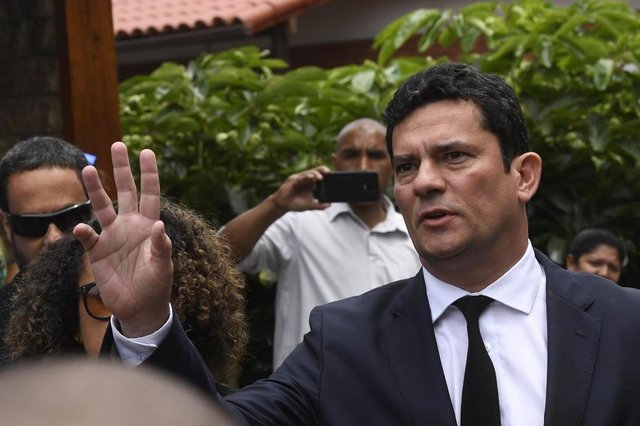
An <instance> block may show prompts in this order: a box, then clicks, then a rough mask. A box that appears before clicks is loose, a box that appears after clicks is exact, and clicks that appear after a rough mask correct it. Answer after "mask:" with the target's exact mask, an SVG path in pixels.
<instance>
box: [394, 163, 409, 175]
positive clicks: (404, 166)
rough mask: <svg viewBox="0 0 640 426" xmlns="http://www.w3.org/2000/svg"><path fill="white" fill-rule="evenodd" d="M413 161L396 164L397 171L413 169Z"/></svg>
mask: <svg viewBox="0 0 640 426" xmlns="http://www.w3.org/2000/svg"><path fill="white" fill-rule="evenodd" d="M411 167H412V166H411V163H403V164H397V165H396V173H402V172H408V171H410V170H411Z"/></svg>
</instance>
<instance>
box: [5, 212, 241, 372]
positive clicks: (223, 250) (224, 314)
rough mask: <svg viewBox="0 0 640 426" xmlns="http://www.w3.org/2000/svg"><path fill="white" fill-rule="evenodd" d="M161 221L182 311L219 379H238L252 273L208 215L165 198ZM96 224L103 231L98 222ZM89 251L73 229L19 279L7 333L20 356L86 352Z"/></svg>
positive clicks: (176, 307)
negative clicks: (83, 279) (82, 315)
mask: <svg viewBox="0 0 640 426" xmlns="http://www.w3.org/2000/svg"><path fill="white" fill-rule="evenodd" d="M160 220H162V221H163V222H164V224H165V232H166V233H167V235H168V236H169V238H170V239H171V243H172V247H173V248H172V260H173V265H174V274H173V278H174V283H173V288H174V291H173V294H172V306H173V307H174V312H175V314H176V315H177V316H178V319H179V320H180V322H181V323H182V325H183V327H184V329H185V332H186V333H187V336H188V337H189V338H190V339H191V341H192V342H193V343H194V345H195V346H196V348H197V349H198V351H199V352H200V354H201V355H202V357H203V358H204V360H205V362H206V363H207V365H208V366H209V368H210V369H211V371H212V372H213V373H214V375H215V377H216V378H217V379H218V380H220V381H222V382H230V381H233V378H234V377H235V375H236V374H237V372H238V368H239V365H240V362H241V360H242V357H243V355H244V351H245V347H246V344H247V341H248V334H247V323H246V317H245V310H244V308H245V303H244V286H245V282H244V276H243V275H242V274H241V273H240V272H239V271H238V270H237V269H236V267H235V264H234V262H233V260H232V257H231V256H232V255H231V249H230V247H229V245H228V244H227V243H226V242H225V241H224V240H223V239H222V238H221V237H219V236H218V235H217V233H216V230H215V229H214V228H213V227H212V226H211V225H210V224H209V223H208V222H207V221H206V220H205V219H204V218H203V217H202V216H200V215H199V214H197V213H196V212H194V211H193V210H190V209H188V208H185V207H183V206H180V205H178V204H175V203H172V202H169V201H167V200H163V201H162V207H161V210H160ZM92 226H94V228H96V229H97V230H99V225H97V223H96V222H95V221H94V223H92ZM83 256H84V250H83V249H82V246H81V244H80V243H79V242H78V241H77V240H76V239H75V238H74V237H73V236H72V235H67V236H65V237H63V238H62V239H61V240H59V241H56V242H55V243H52V244H50V245H49V246H48V247H47V248H46V249H44V250H43V251H42V253H41V255H40V256H38V258H36V259H34V260H33V261H32V262H31V263H30V264H29V266H28V267H27V268H26V269H25V270H24V271H23V272H22V273H21V274H19V276H18V277H16V280H15V281H14V283H13V284H12V285H15V293H14V295H13V297H12V311H11V318H10V320H9V324H8V328H7V330H6V333H5V337H4V343H5V345H6V347H7V349H8V351H9V353H10V356H11V358H12V359H19V358H25V357H32V356H42V355H55V354H62V353H68V352H77V351H81V350H82V347H81V346H80V345H79V344H78V343H77V342H76V340H77V339H76V338H75V337H76V335H77V334H78V329H79V321H78V315H79V314H78V295H77V288H78V276H79V273H80V272H81V271H82V268H83Z"/></svg>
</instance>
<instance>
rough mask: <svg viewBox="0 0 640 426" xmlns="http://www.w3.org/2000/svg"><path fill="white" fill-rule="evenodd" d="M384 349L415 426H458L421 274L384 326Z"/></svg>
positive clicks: (406, 287) (407, 286)
mask: <svg viewBox="0 0 640 426" xmlns="http://www.w3.org/2000/svg"><path fill="white" fill-rule="evenodd" d="M381 332H382V341H383V347H384V349H385V351H386V355H387V358H388V361H389V366H390V368H391V370H392V373H393V376H394V378H395V379H396V384H397V385H398V388H399V390H400V394H401V395H402V397H403V399H404V401H405V404H406V406H407V409H408V411H409V413H410V414H411V416H412V419H413V423H414V424H425V423H427V424H434V425H442V426H447V425H453V426H455V424H456V421H455V415H454V412H453V407H452V406H451V399H450V398H449V391H448V389H447V384H446V380H445V378H444V373H443V371H442V365H441V362H440V356H439V354H438V347H437V344H436V338H435V334H434V332H433V323H432V322H431V312H430V309H429V303H428V302H427V295H426V289H425V286H424V280H423V277H422V271H420V272H419V273H418V275H416V276H415V277H414V278H411V279H410V280H409V283H408V285H406V286H405V288H404V289H403V290H402V292H401V294H400V295H398V299H397V302H396V303H394V304H393V305H392V307H391V319H390V320H389V321H388V322H387V323H386V324H384V325H383V326H382V330H381Z"/></svg>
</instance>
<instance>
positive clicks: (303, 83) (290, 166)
mask: <svg viewBox="0 0 640 426" xmlns="http://www.w3.org/2000/svg"><path fill="white" fill-rule="evenodd" d="M424 66H425V60H424V59H418V58H413V59H404V60H397V61H394V62H392V63H391V64H390V65H388V66H385V67H381V66H379V65H377V64H376V63H374V62H370V61H368V62H365V63H364V64H362V65H351V66H346V67H340V68H336V69H332V70H323V69H320V68H315V67H305V68H299V69H296V70H292V71H288V72H285V73H282V74H278V73H277V72H278V71H282V70H283V69H285V68H286V67H287V64H286V63H285V62H283V61H281V60H277V59H269V58H268V57H267V52H265V51H259V50H258V49H257V48H255V47H245V48H241V49H234V50H230V51H226V52H222V53H218V54H206V55H203V56H201V57H200V58H198V59H197V60H194V61H192V62H191V63H190V64H189V65H188V66H186V67H185V66H182V65H178V64H173V63H165V64H163V65H162V66H161V67H160V68H158V69H157V70H156V71H155V72H153V73H152V74H151V75H145V76H137V77H134V78H132V79H129V80H127V81H125V82H123V83H122V84H121V86H120V92H121V94H120V100H121V115H122V125H123V129H124V134H125V136H124V141H125V142H126V143H127V145H129V147H131V151H132V153H133V154H135V155H137V153H138V151H140V150H141V149H143V148H152V149H154V150H155V151H156V153H157V154H158V162H159V169H160V175H161V177H162V185H163V190H164V192H165V193H166V194H167V195H169V196H173V197H175V198H178V199H180V200H181V201H182V202H184V203H185V204H188V205H191V206H193V207H195V208H197V209H199V210H200V211H202V212H204V213H205V214H208V215H209V216H213V215H215V216H216V218H217V219H218V220H220V221H226V220H228V219H229V218H230V217H231V216H233V215H235V214H238V213H240V212H242V211H244V210H246V209H247V208H249V207H251V206H253V205H254V204H256V203H257V202H258V201H260V200H261V199H263V198H264V197H265V196H267V195H268V194H270V193H271V192H273V190H275V188H277V186H278V185H279V184H280V183H281V182H282V181H283V180H284V178H286V177H287V176H288V175H290V174H292V173H294V172H297V171H300V170H304V169H307V168H310V167H313V166H316V165H319V164H323V163H327V162H328V161H329V158H330V154H331V152H333V145H334V143H335V137H336V135H337V134H338V132H339V130H340V129H341V128H342V127H343V126H344V125H345V124H346V123H348V122H349V121H351V120H353V119H355V118H359V117H372V118H376V119H380V117H381V115H382V112H383V109H384V106H385V105H386V103H387V101H388V99H389V98H390V97H391V95H392V94H393V91H394V90H395V88H396V86H397V84H398V82H399V80H401V79H403V78H405V77H406V75H408V74H410V73H412V72H415V71H416V70H418V69H420V68H422V67H424Z"/></svg>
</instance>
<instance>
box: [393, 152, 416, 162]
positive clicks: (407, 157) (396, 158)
mask: <svg viewBox="0 0 640 426" xmlns="http://www.w3.org/2000/svg"><path fill="white" fill-rule="evenodd" d="M415 158H416V156H415V155H412V154H406V155H394V156H393V158H392V159H391V160H392V162H393V164H396V163H404V162H407V161H413V160H415Z"/></svg>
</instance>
